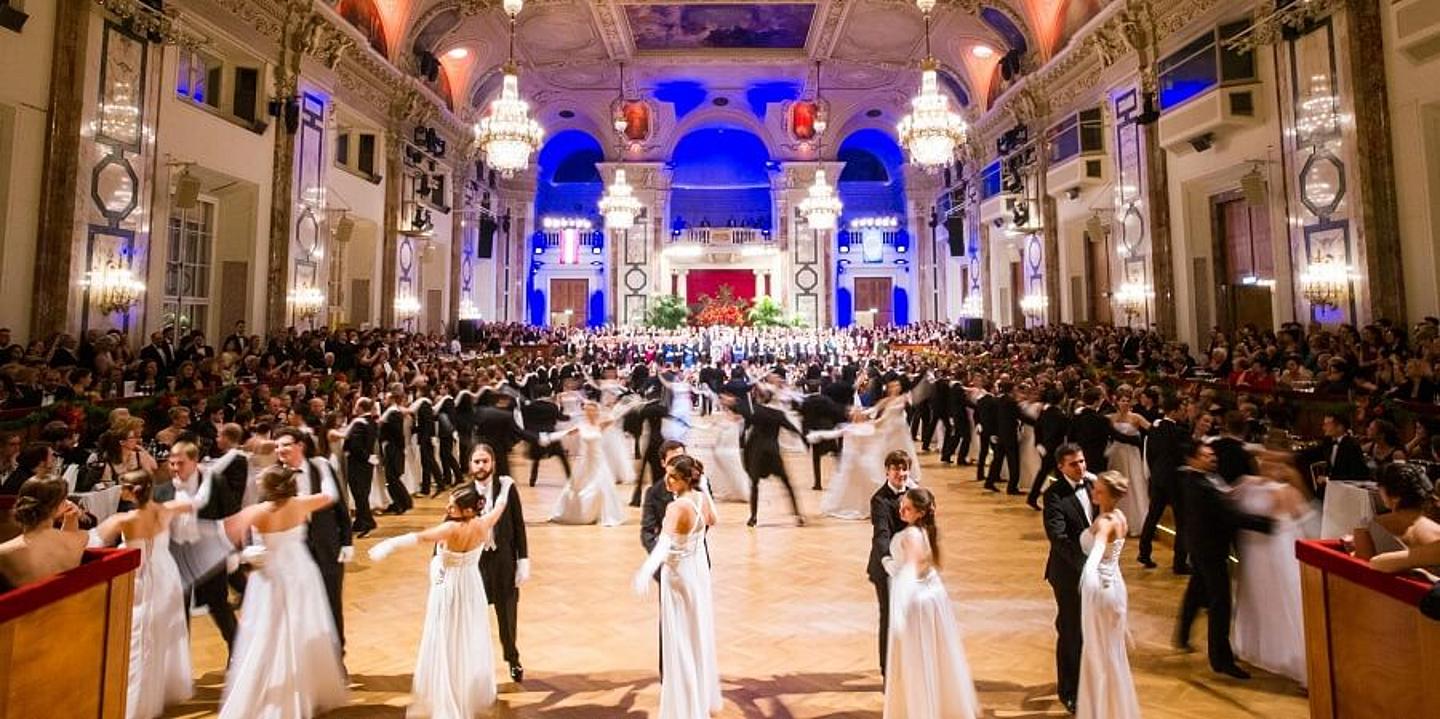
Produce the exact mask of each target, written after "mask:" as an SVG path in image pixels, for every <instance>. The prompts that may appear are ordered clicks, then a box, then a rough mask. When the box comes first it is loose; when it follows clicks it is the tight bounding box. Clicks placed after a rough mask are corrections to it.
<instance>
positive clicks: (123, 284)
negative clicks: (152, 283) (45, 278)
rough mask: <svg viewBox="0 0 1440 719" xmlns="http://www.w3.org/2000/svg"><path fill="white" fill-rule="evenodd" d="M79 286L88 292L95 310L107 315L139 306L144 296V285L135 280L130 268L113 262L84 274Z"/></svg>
mask: <svg viewBox="0 0 1440 719" xmlns="http://www.w3.org/2000/svg"><path fill="white" fill-rule="evenodd" d="M80 284H81V286H82V287H85V288H87V289H89V290H90V298H91V299H92V300H93V301H94V303H95V308H96V309H98V310H100V312H101V313H102V314H107V315H113V314H123V313H125V312H128V311H130V308H131V307H134V306H135V305H137V304H140V298H141V297H143V296H144V295H145V283H144V282H141V281H140V280H139V279H137V278H136V277H135V273H134V272H131V271H130V268H128V267H121V266H120V265H119V264H118V263H115V262H111V263H110V264H108V265H106V266H105V267H104V268H102V269H98V270H91V271H90V272H86V273H85V280H84V281H83V282H81V283H80Z"/></svg>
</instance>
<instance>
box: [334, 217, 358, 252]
mask: <svg viewBox="0 0 1440 719" xmlns="http://www.w3.org/2000/svg"><path fill="white" fill-rule="evenodd" d="M354 234H355V221H354V220H352V219H350V218H349V217H346V216H341V218H340V219H339V221H337V222H336V223H335V241H336V242H338V243H340V244H342V245H343V244H345V243H346V242H349V241H350V237H351V236H352V235H354Z"/></svg>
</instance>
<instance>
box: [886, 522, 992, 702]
mask: <svg viewBox="0 0 1440 719" xmlns="http://www.w3.org/2000/svg"><path fill="white" fill-rule="evenodd" d="M906 536H913V537H916V538H917V539H918V542H919V545H920V547H921V550H920V556H917V557H908V556H906V555H905V547H904V544H903V540H904V538H905V537H906ZM890 556H891V558H892V560H893V564H891V565H889V566H890V568H891V569H892V570H893V574H892V576H891V577H890V633H889V637H890V639H889V646H887V647H886V654H887V656H886V666H887V668H888V671H887V673H886V677H887V678H886V680H885V715H884V716H885V719H974V718H975V717H977V716H979V715H980V700H979V698H978V697H977V696H976V694H975V683H974V682H973V681H972V680H971V678H970V662H969V661H968V660H967V659H966V658H965V646H964V644H963V643H962V639H961V636H960V625H959V623H958V622H956V621H955V611H954V610H953V609H952V608H951V606H950V594H949V593H948V592H946V591H945V583H944V582H943V581H941V579H940V572H939V571H937V570H936V569H935V565H934V553H933V552H932V551H931V548H930V540H929V539H928V538H927V537H926V536H925V532H923V531H922V530H920V529H919V528H918V527H908V528H906V529H905V530H903V531H901V532H900V533H899V534H896V535H895V536H894V537H893V538H892V539H891V540H890Z"/></svg>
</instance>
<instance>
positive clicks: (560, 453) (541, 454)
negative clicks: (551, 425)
mask: <svg viewBox="0 0 1440 719" xmlns="http://www.w3.org/2000/svg"><path fill="white" fill-rule="evenodd" d="M546 457H555V458H557V459H559V460H560V466H562V467H564V468H565V477H566V479H569V477H570V458H569V457H567V456H566V455H565V448H564V447H562V446H560V445H558V444H552V445H550V446H549V447H536V448H535V449H534V450H532V451H531V452H530V486H531V487H534V486H535V480H537V479H539V478H540V460H542V459H545V458H546Z"/></svg>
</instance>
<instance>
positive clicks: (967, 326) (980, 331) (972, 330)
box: [960, 317, 985, 342]
mask: <svg viewBox="0 0 1440 719" xmlns="http://www.w3.org/2000/svg"><path fill="white" fill-rule="evenodd" d="M960 327H961V328H962V329H963V330H964V332H965V339H967V340H970V341H971V342H979V341H980V340H983V339H985V320H984V319H981V318H979V317H966V318H965V319H963V320H961V321H960Z"/></svg>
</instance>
